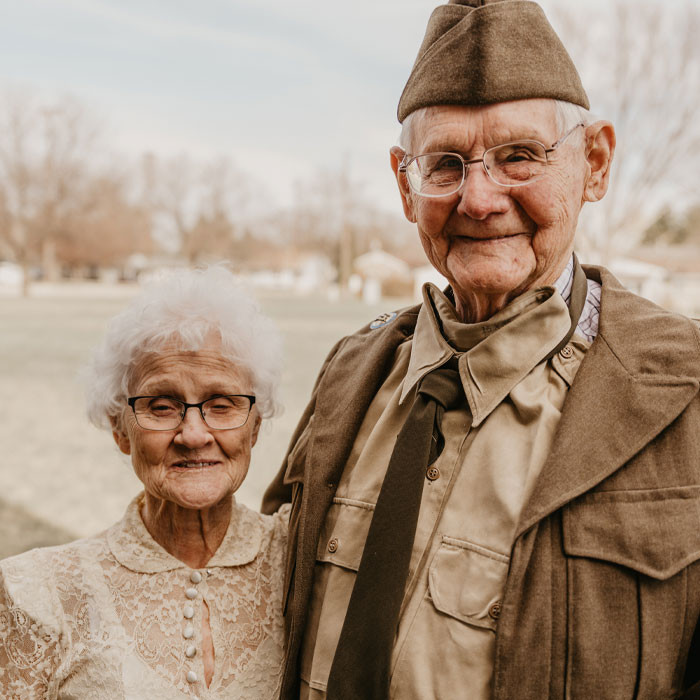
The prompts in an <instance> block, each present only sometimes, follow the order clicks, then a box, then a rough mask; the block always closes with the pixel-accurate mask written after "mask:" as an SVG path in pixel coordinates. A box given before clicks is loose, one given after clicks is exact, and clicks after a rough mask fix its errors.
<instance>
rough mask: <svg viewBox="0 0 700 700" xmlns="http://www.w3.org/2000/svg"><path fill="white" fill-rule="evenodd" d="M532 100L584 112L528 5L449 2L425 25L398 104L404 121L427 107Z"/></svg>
mask: <svg viewBox="0 0 700 700" xmlns="http://www.w3.org/2000/svg"><path fill="white" fill-rule="evenodd" d="M532 97H550V98H553V99H556V100H565V101H567V102H573V103H574V104H577V105H581V106H582V107H585V108H586V109H590V103H589V102H588V96H587V95H586V91H585V90H584V89H583V85H582V84H581V79H580V78H579V74H578V71H577V70H576V66H574V63H573V61H572V60H571V57H570V56H569V54H568V53H567V51H566V49H565V48H564V45H563V44H562V43H561V40H560V39H559V37H558V36H557V34H556V32H555V31H554V29H552V25H551V24H550V23H549V22H548V21H547V18H546V17H545V14H544V12H543V11H542V8H541V7H540V6H539V5H538V4H537V3H535V2H530V1H529V0H450V2H449V4H447V5H440V6H439V7H437V8H436V9H435V10H434V11H433V14H432V15H431V16H430V20H429V21H428V28H427V29H426V32H425V38H424V39H423V44H422V45H421V47H420V50H419V51H418V57H417V58H416V62H415V63H414V65H413V70H412V71H411V75H410V76H409V78H408V82H407V83H406V87H405V88H404V90H403V94H402V95H401V99H400V100H399V109H398V117H399V121H400V122H403V120H404V119H405V118H406V117H407V116H408V115H409V114H410V113H411V112H413V111H415V110H416V109H419V108H420V107H428V106H431V105H486V104H492V103H494V102H508V101H510V100H523V99H528V98H532Z"/></svg>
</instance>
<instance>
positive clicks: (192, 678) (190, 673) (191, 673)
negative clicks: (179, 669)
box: [187, 671, 197, 683]
mask: <svg viewBox="0 0 700 700" xmlns="http://www.w3.org/2000/svg"><path fill="white" fill-rule="evenodd" d="M187 682H188V683H196V682H197V674H196V673H195V672H194V671H188V672H187Z"/></svg>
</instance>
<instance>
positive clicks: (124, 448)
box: [109, 416, 131, 455]
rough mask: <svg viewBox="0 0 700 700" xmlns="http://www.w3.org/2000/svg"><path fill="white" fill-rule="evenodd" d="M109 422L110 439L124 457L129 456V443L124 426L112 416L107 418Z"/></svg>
mask: <svg viewBox="0 0 700 700" xmlns="http://www.w3.org/2000/svg"><path fill="white" fill-rule="evenodd" d="M109 422H110V423H111V424H112V437H113V438H114V442H116V443H117V447H118V448H119V450H120V451H121V452H123V453H124V454H125V455H130V454H131V441H130V440H129V436H128V435H127V432H126V430H125V429H124V424H123V422H122V421H121V420H119V419H117V418H115V417H114V416H110V417H109Z"/></svg>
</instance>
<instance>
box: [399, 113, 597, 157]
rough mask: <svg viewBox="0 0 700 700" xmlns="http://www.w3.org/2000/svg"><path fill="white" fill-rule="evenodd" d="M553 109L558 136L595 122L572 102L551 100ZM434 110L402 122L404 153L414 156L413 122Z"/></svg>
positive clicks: (413, 115)
mask: <svg viewBox="0 0 700 700" xmlns="http://www.w3.org/2000/svg"><path fill="white" fill-rule="evenodd" d="M552 102H553V103H554V108H555V115H556V120H557V129H558V130H559V132H560V134H561V133H564V132H566V131H568V130H569V129H571V128H573V127H574V126H576V124H578V123H580V122H583V125H584V126H588V125H589V124H591V123H593V122H594V121H595V117H594V116H593V114H592V113H591V112H590V111H589V110H587V109H585V108H584V107H581V106H580V105H577V104H573V103H572V102H564V101H563V100H552ZM433 109H436V108H435V107H422V108H421V109H417V110H416V111H415V112H411V114H409V115H408V116H407V117H406V118H405V119H404V120H403V124H402V125H401V134H400V135H399V146H401V148H402V149H403V150H404V151H406V153H411V155H416V154H415V153H412V144H413V142H412V138H413V128H414V127H413V122H414V121H415V120H416V119H420V118H422V117H424V116H427V115H428V114H429V113H430V110H433Z"/></svg>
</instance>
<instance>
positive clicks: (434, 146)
mask: <svg viewBox="0 0 700 700" xmlns="http://www.w3.org/2000/svg"><path fill="white" fill-rule="evenodd" d="M555 139H556V137H555ZM555 139H553V140H555ZM553 140H551V141H550V140H549V139H548V137H547V136H545V135H544V134H543V133H540V132H539V130H538V129H537V128H536V127H532V126H523V127H521V128H519V129H517V130H513V131H512V132H510V133H509V134H504V133H500V134H499V133H497V134H496V135H495V136H494V137H493V138H489V139H488V142H487V144H486V146H485V149H486V148H492V147H493V146H500V145H501V144H503V143H510V142H512V141H539V142H540V143H541V144H542V145H544V146H546V147H549V146H550V145H551V143H552V142H553ZM462 146H463V144H461V145H458V140H457V139H453V138H445V137H439V136H438V137H436V138H434V139H430V140H428V141H426V143H425V144H423V146H422V150H421V151H420V153H443V152H444V153H459V154H460V155H462V156H464V155H471V151H472V150H473V149H471V148H469V149H465V148H463V147H462ZM485 149H484V150H485ZM415 155H418V153H416V154H415Z"/></svg>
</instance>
